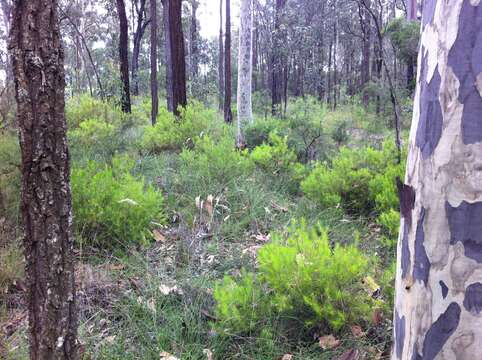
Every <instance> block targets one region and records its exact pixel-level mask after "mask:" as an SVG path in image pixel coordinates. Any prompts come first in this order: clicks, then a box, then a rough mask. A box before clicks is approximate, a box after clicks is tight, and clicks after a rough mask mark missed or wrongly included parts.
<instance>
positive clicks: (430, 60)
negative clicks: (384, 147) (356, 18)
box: [392, 0, 482, 360]
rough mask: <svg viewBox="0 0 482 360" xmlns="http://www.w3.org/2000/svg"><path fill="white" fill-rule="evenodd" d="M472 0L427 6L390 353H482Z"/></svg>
mask: <svg viewBox="0 0 482 360" xmlns="http://www.w3.org/2000/svg"><path fill="white" fill-rule="evenodd" d="M472 4H473V2H471V1H469V0H456V1H451V2H443V1H442V2H440V1H439V2H436V1H435V0H429V1H427V2H425V4H424V10H423V17H422V27H423V31H422V38H421V48H420V54H419V62H418V67H419V72H418V73H419V75H418V79H417V91H416V96H415V101H414V118H413V119H414V121H413V123H412V128H411V133H410V143H409V156H408V163H407V174H406V177H405V182H406V184H405V185H401V186H400V195H401V196H400V198H401V199H400V202H401V214H402V220H401V229H400V236H399V243H398V256H397V277H396V301H395V317H394V329H395V342H394V349H393V353H392V359H394V360H399V359H404V360H405V359H406V360H412V359H444V360H469V359H470V360H471V359H474V360H475V359H480V356H481V353H482V316H481V315H482V196H481V191H480V189H481V186H482V183H481V180H480V179H481V174H480V173H481V167H480V163H481V161H482V157H481V146H482V145H481V144H482V125H481V123H480V114H481V112H482V98H481V96H480V73H481V72H482V65H481V62H480V51H481V43H480V41H479V39H480V36H481V35H482V7H481V6H480V5H478V4H477V5H475V6H473V5H472ZM435 5H436V6H435Z"/></svg>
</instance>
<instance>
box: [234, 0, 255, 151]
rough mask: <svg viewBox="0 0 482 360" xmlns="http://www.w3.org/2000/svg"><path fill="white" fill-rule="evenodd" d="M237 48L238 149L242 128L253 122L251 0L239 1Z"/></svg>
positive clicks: (240, 143)
mask: <svg viewBox="0 0 482 360" xmlns="http://www.w3.org/2000/svg"><path fill="white" fill-rule="evenodd" d="M240 10H241V11H240V19H239V46H238V99H237V107H238V135H237V138H236V143H237V146H238V147H243V146H244V137H243V133H242V130H243V126H244V124H245V123H252V122H253V109H252V103H251V82H252V76H253V64H252V60H253V0H241V6H240Z"/></svg>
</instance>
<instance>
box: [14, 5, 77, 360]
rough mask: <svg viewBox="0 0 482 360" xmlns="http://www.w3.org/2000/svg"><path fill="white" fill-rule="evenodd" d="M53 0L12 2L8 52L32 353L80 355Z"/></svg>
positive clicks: (46, 357) (44, 357) (39, 356)
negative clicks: (16, 127) (18, 152)
mask: <svg viewBox="0 0 482 360" xmlns="http://www.w3.org/2000/svg"><path fill="white" fill-rule="evenodd" d="M57 8H58V2H57V1H55V0H35V1H34V0H29V1H25V0H17V1H15V4H14V9H13V23H12V31H11V37H10V46H9V48H10V51H11V57H12V60H13V71H14V79H15V91H16V100H17V121H18V124H19V129H20V132H19V135H20V147H21V155H22V165H21V172H22V197H21V212H22V221H23V229H24V249H25V259H26V281H27V289H28V292H27V302H28V310H29V331H30V357H31V359H34V360H50V359H77V339H76V338H77V320H76V311H75V287H74V266H73V263H74V259H73V237H72V206H71V195H70V183H69V181H70V179H69V176H70V164H69V152H68V147H67V136H66V133H67V128H66V121H65V111H64V110H65V102H64V90H65V76H64V54H63V50H62V47H61V39H60V31H59V21H58V15H57Z"/></svg>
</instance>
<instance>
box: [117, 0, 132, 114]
mask: <svg viewBox="0 0 482 360" xmlns="http://www.w3.org/2000/svg"><path fill="white" fill-rule="evenodd" d="M116 5H117V15H118V16H119V62H120V77H121V82H122V90H121V91H122V96H121V98H122V99H121V103H122V111H123V112H125V113H130V112H131V92H130V87H129V27H128V23H127V14H126V6H125V2H124V0H117V2H116Z"/></svg>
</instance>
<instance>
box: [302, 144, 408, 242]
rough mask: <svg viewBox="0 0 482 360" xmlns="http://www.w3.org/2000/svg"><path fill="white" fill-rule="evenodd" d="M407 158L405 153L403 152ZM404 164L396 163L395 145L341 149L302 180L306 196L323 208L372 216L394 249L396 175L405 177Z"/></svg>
mask: <svg viewBox="0 0 482 360" xmlns="http://www.w3.org/2000/svg"><path fill="white" fill-rule="evenodd" d="M402 158H405V154H402ZM404 172H405V163H404V162H402V163H401V164H398V163H397V152H396V149H395V145H394V144H393V143H392V142H390V141H386V142H385V143H384V144H383V147H382V149H381V150H376V149H373V148H370V147H368V148H363V149H348V148H345V147H342V148H340V152H339V154H338V155H337V156H336V157H335V158H333V160H332V163H331V164H330V165H329V164H327V163H322V164H317V165H316V166H315V167H314V169H313V170H312V171H311V173H310V174H309V175H308V176H307V177H306V179H304V180H303V181H302V182H301V189H302V190H303V192H304V193H305V194H306V196H307V197H308V198H310V199H312V200H314V201H316V202H317V203H318V204H320V205H322V206H324V207H334V206H337V205H341V206H342V207H343V208H344V209H345V210H346V211H348V212H349V213H352V214H355V215H364V216H373V217H374V219H375V221H376V222H377V223H378V224H380V225H381V226H382V228H383V230H384V233H385V235H387V236H388V238H385V240H384V242H385V245H387V247H390V248H393V247H394V245H395V242H396V237H397V235H398V229H399V223H400V213H399V199H398V191H397V187H396V178H397V177H399V178H401V179H403V178H404Z"/></svg>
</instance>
